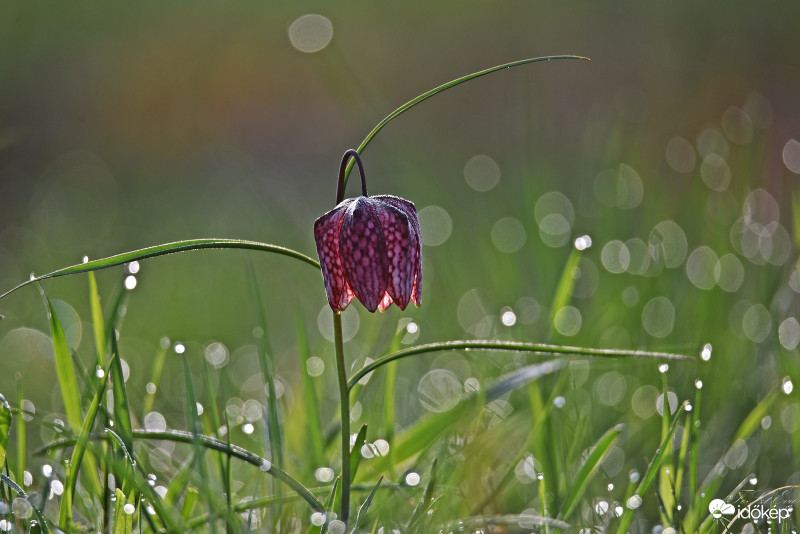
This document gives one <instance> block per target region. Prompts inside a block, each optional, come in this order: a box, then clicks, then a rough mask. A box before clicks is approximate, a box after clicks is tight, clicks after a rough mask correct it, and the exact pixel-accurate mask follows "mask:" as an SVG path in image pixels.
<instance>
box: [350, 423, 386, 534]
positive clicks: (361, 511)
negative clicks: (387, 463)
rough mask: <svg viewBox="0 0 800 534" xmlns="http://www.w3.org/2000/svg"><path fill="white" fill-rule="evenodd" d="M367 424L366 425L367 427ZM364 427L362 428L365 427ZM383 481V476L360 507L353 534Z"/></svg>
mask: <svg viewBox="0 0 800 534" xmlns="http://www.w3.org/2000/svg"><path fill="white" fill-rule="evenodd" d="M366 426H367V425H364V427H366ZM364 427H362V428H364ZM381 482H383V477H380V478H379V479H378V482H376V483H375V487H374V488H372V491H370V492H369V495H367V498H366V499H365V500H364V502H363V503H362V504H361V506H359V507H358V512H357V513H356V520H355V521H354V522H353V530H352V531H351V532H352V534H356V533H357V532H358V526H359V525H360V524H361V522H362V521H364V517H366V515H367V512H368V511H369V507H370V506H371V505H372V499H373V498H374V497H375V492H376V491H378V488H379V487H380V486H381Z"/></svg>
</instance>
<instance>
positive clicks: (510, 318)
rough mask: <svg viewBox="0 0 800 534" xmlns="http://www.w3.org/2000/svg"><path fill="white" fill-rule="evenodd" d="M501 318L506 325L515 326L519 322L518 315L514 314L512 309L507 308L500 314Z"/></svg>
mask: <svg viewBox="0 0 800 534" xmlns="http://www.w3.org/2000/svg"><path fill="white" fill-rule="evenodd" d="M500 320H501V321H502V323H503V324H504V325H505V326H514V325H515V324H517V316H516V315H515V314H514V312H513V311H511V309H508V308H506V309H505V311H504V312H503V314H502V315H501V316H500Z"/></svg>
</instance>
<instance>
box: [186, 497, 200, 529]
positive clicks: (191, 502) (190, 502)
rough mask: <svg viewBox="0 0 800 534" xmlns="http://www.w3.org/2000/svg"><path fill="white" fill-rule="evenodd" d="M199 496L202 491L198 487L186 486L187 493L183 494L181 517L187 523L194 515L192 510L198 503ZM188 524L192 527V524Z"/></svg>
mask: <svg viewBox="0 0 800 534" xmlns="http://www.w3.org/2000/svg"><path fill="white" fill-rule="evenodd" d="M199 496H200V493H199V492H198V491H197V489H195V488H186V493H184V495H183V503H182V504H181V517H182V518H183V520H184V521H186V522H187V523H188V522H189V516H190V515H192V511H193V510H194V507H195V505H196V504H197V499H198V498H199ZM188 526H190V527H191V524H189V525H188Z"/></svg>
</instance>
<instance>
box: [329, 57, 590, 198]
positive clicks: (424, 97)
mask: <svg viewBox="0 0 800 534" xmlns="http://www.w3.org/2000/svg"><path fill="white" fill-rule="evenodd" d="M557 59H582V60H585V61H588V60H589V58H588V57H583V56H569V55H568V56H545V57H535V58H528V59H520V60H519V61H512V62H511V63H504V64H502V65H497V66H495V67H491V68H488V69H484V70H481V71H478V72H473V73H472V74H467V75H466V76H462V77H461V78H457V79H455V80H452V81H449V82H447V83H444V84H442V85H440V86H439V87H435V88H433V89H431V90H430V91H426V92H424V93H422V94H421V95H419V96H418V97H416V98H415V99H413V100H409V101H408V102H406V103H405V104H403V105H402V106H400V107H399V108H397V109H396V110H394V111H392V112H391V113H389V114H388V115H387V116H386V118H384V119H383V120H382V121H381V122H379V123H378V124H377V126H375V127H374V128H373V129H372V131H371V132H369V134H367V137H365V138H364V140H363V141H361V144H360V145H358V148H357V149H356V150H357V151H358V153H359V154H362V153H363V152H364V148H366V146H367V145H368V144H369V142H370V141H372V138H373V137H375V136H376V135H377V134H378V132H380V131H381V129H383V127H384V126H386V125H387V124H389V123H390V122H391V121H392V119H394V118H395V117H397V116H398V115H400V114H402V113H405V112H406V111H408V110H409V109H411V108H413V107H414V106H416V105H417V104H419V103H420V102H422V101H424V100H427V99H429V98H430V97H432V96H434V95H437V94H439V93H441V92H442V91H446V90H447V89H450V88H451V87H455V86H456V85H459V84H462V83H464V82H468V81H470V80H474V79H475V78H480V77H481V76H486V75H487V74H491V73H493V72H497V71H498V70H503V69H510V68H511V67H517V66H519V65H526V64H528V63H538V62H540V61H553V60H557ZM352 168H353V162H352V161H350V162H349V163H348V164H347V168H346V169H345V173H344V180H343V185H344V184H346V183H347V178H348V177H349V176H350V170H351V169H352Z"/></svg>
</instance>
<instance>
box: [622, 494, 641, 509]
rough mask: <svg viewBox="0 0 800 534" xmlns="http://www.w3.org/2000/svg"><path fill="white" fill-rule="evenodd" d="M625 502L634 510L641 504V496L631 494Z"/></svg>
mask: <svg viewBox="0 0 800 534" xmlns="http://www.w3.org/2000/svg"><path fill="white" fill-rule="evenodd" d="M625 504H626V505H627V506H628V508H629V509H631V510H636V509H637V508H639V507H640V506H641V505H642V498H641V497H639V496H638V495H633V496H632V497H631V498H630V499H628V502H627V503H625Z"/></svg>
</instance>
